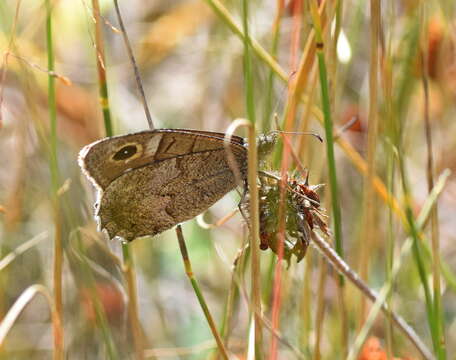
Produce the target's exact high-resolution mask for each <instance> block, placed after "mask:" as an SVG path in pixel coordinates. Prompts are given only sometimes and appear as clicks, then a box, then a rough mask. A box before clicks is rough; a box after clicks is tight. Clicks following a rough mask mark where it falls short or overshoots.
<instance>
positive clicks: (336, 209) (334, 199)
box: [310, 2, 348, 356]
mask: <svg viewBox="0 0 456 360" xmlns="http://www.w3.org/2000/svg"><path fill="white" fill-rule="evenodd" d="M310 10H311V15H312V22H313V26H314V30H315V42H316V49H317V52H316V54H317V58H318V68H319V73H320V89H321V101H322V107H323V114H324V127H325V135H326V157H327V161H328V176H329V185H330V190H331V208H332V212H331V213H332V217H333V224H334V240H335V247H336V252H337V254H338V255H339V256H340V257H341V258H344V248H343V242H342V223H341V220H342V219H341V211H340V204H339V190H338V184H337V170H336V160H335V155H334V136H333V133H334V130H333V121H332V113H331V101H330V98H329V87H328V77H327V70H326V61H325V54H324V52H323V49H324V40H323V32H322V27H321V20H320V14H319V12H318V8H317V5H316V4H315V3H314V2H311V3H310ZM338 280H339V281H338V285H339V303H340V311H341V334H342V337H341V340H342V344H341V352H342V354H344V356H345V354H346V353H347V339H348V338H347V335H348V318H347V313H346V306H345V285H344V278H343V276H342V275H340V276H339V278H338Z"/></svg>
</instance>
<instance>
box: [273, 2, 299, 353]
mask: <svg viewBox="0 0 456 360" xmlns="http://www.w3.org/2000/svg"><path fill="white" fill-rule="evenodd" d="M301 13H302V1H301V0H298V1H295V2H294V3H293V6H292V16H293V28H292V35H291V43H290V74H294V73H295V71H296V67H297V64H298V51H299V49H300V37H301V25H302V16H301ZM298 102H299V101H298V94H297V93H296V79H295V78H294V76H293V75H291V78H290V80H289V82H288V102H287V106H286V115H285V127H284V130H285V131H292V130H293V123H294V121H295V119H296V113H297V106H298ZM290 147H291V145H290V143H289V142H288V141H284V147H283V152H282V158H281V162H280V164H281V166H280V195H279V208H278V218H279V221H278V232H277V239H278V252H277V262H276V263H275V271H274V286H273V294H272V295H273V298H272V324H271V325H272V329H273V330H274V331H278V329H279V324H280V310H281V304H282V296H283V295H282V269H283V262H282V260H283V255H284V246H285V216H286V196H287V181H288V170H289V168H290V165H291V161H290V153H291V149H290ZM277 153H278V154H280V152H277ZM277 353H278V340H277V338H276V337H272V339H271V345H270V350H269V359H271V360H275V359H277Z"/></svg>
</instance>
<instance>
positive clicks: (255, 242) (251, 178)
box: [225, 119, 263, 360]
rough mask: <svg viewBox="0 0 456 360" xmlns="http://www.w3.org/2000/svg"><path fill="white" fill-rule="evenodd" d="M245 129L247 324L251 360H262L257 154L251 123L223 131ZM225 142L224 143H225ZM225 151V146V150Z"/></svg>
mask: <svg viewBox="0 0 456 360" xmlns="http://www.w3.org/2000/svg"><path fill="white" fill-rule="evenodd" d="M241 126H245V127H247V129H248V137H247V141H248V144H249V150H248V159H247V161H248V174H247V183H248V189H249V196H250V199H249V217H250V227H249V230H250V234H249V248H250V252H251V257H252V261H251V303H250V304H249V305H250V309H249V310H250V314H251V316H250V322H251V327H252V326H253V328H254V337H253V341H254V344H252V346H253V347H254V349H255V359H260V360H261V359H263V322H262V311H261V278H260V276H261V262H260V214H259V195H258V184H257V171H258V169H257V167H258V153H257V146H256V133H255V125H254V123H253V122H252V121H249V120H245V119H237V120H235V121H233V122H232V123H231V124H230V126H229V127H228V129H227V131H226V136H227V137H230V136H231V135H232V134H233V133H234V132H235V131H236V129H237V128H238V127H241ZM225 143H226V142H225ZM228 149H229V147H228Z"/></svg>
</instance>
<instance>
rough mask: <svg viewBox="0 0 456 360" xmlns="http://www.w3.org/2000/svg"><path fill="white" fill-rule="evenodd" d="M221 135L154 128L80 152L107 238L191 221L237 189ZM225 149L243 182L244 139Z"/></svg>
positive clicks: (130, 236)
mask: <svg viewBox="0 0 456 360" xmlns="http://www.w3.org/2000/svg"><path fill="white" fill-rule="evenodd" d="M224 142H225V134H223V133H218V132H210V131H200V130H185V129H157V130H149V131H142V132H137V133H132V134H127V135H120V136H114V137H108V138H105V139H101V140H99V141H95V142H93V143H91V144H89V145H87V146H85V147H84V148H83V149H82V150H81V151H80V153H79V159H78V162H79V165H80V167H81V168H82V171H83V173H84V174H85V175H86V176H87V178H88V179H89V180H90V181H91V182H92V183H93V185H94V186H95V188H96V189H97V201H96V203H95V218H96V219H97V222H98V224H99V228H100V230H103V229H104V230H106V232H107V233H108V235H109V238H110V239H112V238H114V237H120V238H123V239H125V240H127V241H132V240H134V239H136V238H138V237H142V236H153V235H156V234H159V233H161V232H163V231H165V230H167V229H170V228H172V227H173V226H175V225H177V224H179V223H181V222H184V221H186V220H189V219H191V218H194V217H195V216H197V215H199V214H200V213H202V212H204V211H205V210H207V209H208V208H209V207H210V206H212V205H213V204H214V203H215V202H217V201H218V200H220V199H221V198H222V197H223V196H224V195H225V194H226V193H228V192H229V191H231V190H233V189H234V188H236V186H237V178H236V175H235V174H234V172H233V169H232V168H231V167H230V161H229V160H228V156H227V151H226V149H225V144H224ZM229 148H230V149H231V153H232V154H233V156H234V161H235V164H236V166H237V170H238V171H239V174H240V176H241V178H242V179H245V178H246V173H247V147H246V144H245V143H244V139H243V138H241V137H239V136H232V137H231V139H230V143H229Z"/></svg>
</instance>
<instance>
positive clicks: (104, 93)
mask: <svg viewBox="0 0 456 360" xmlns="http://www.w3.org/2000/svg"><path fill="white" fill-rule="evenodd" d="M92 12H93V18H94V19H95V51H96V54H95V55H96V59H97V72H98V87H99V96H100V104H101V110H102V112H103V120H104V127H105V133H106V136H113V135H114V131H113V127H112V121H111V111H110V109H109V95H108V84H107V82H106V61H105V52H104V41H103V29H102V27H101V25H102V18H101V16H100V4H99V2H98V0H92Z"/></svg>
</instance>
